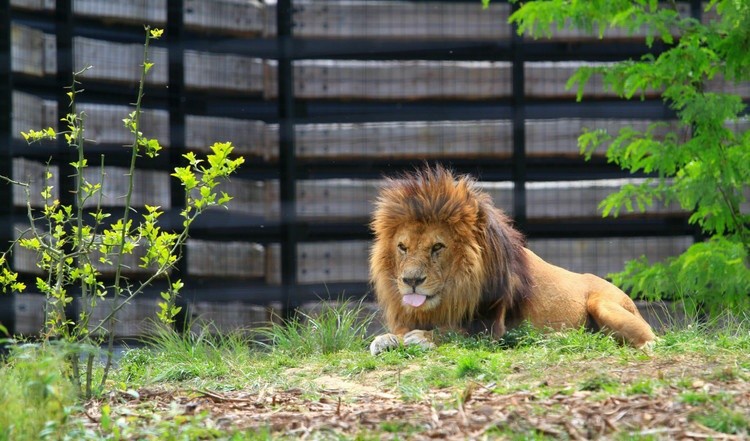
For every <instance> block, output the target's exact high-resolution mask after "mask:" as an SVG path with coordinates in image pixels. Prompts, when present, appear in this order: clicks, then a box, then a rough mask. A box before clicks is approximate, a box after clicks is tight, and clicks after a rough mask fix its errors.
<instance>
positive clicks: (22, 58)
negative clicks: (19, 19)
mask: <svg viewBox="0 0 750 441" xmlns="http://www.w3.org/2000/svg"><path fill="white" fill-rule="evenodd" d="M10 38H11V51H10V52H11V57H10V60H11V61H10V63H11V70H12V71H13V72H14V73H23V74H26V75H34V76H43V75H44V74H45V72H44V65H45V64H44V55H45V50H44V49H45V46H44V32H42V31H37V30H35V29H33V28H29V27H26V26H21V25H17V24H15V23H13V24H12V25H11V36H10Z"/></svg>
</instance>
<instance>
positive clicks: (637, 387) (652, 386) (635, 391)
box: [625, 378, 656, 396]
mask: <svg viewBox="0 0 750 441" xmlns="http://www.w3.org/2000/svg"><path fill="white" fill-rule="evenodd" d="M655 391H656V383H655V381H654V380H653V379H651V378H644V379H640V380H636V381H635V382H633V383H632V384H631V385H630V386H628V388H627V389H626V390H625V393H626V394H627V395H648V396H651V395H653V394H654V392H655Z"/></svg>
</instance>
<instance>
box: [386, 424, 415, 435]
mask: <svg viewBox="0 0 750 441" xmlns="http://www.w3.org/2000/svg"><path fill="white" fill-rule="evenodd" d="M380 429H381V430H382V431H383V432H388V433H395V434H397V435H399V436H409V435H412V434H415V433H418V432H420V431H421V428H420V427H419V426H417V425H415V424H412V423H408V422H405V421H383V422H382V423H380Z"/></svg>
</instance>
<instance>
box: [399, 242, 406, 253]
mask: <svg viewBox="0 0 750 441" xmlns="http://www.w3.org/2000/svg"><path fill="white" fill-rule="evenodd" d="M398 249H399V250H400V251H401V252H402V253H405V252H406V245H404V244H403V242H399V243H398Z"/></svg>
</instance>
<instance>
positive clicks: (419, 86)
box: [265, 60, 511, 100]
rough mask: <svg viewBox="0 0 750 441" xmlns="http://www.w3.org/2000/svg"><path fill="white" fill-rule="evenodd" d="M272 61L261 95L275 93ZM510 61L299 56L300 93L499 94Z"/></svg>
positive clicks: (506, 85)
mask: <svg viewBox="0 0 750 441" xmlns="http://www.w3.org/2000/svg"><path fill="white" fill-rule="evenodd" d="M275 71H276V63H275V62H274V61H269V62H268V63H267V70H266V75H265V78H266V98H267V99H275V98H276V95H277V93H278V90H277V85H276V77H275ZM510 73H511V64H510V63H507V62H489V61H358V60H335V61H334V60H300V61H297V62H295V63H294V80H295V84H294V94H295V96H296V97H297V98H300V99H334V98H335V99H355V98H356V99H374V100H391V99H438V98H441V99H467V100H474V99H499V98H507V97H509V96H510V95H511V81H510Z"/></svg>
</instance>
